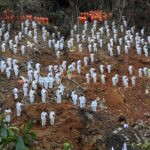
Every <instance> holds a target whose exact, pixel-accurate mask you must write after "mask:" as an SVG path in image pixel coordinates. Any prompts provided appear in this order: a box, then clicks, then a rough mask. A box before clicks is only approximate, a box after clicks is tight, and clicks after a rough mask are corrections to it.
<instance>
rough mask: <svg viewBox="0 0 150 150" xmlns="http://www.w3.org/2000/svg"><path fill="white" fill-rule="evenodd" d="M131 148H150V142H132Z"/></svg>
mask: <svg viewBox="0 0 150 150" xmlns="http://www.w3.org/2000/svg"><path fill="white" fill-rule="evenodd" d="M131 146H132V148H133V150H150V142H145V143H138V144H135V143H133V144H132V145H131Z"/></svg>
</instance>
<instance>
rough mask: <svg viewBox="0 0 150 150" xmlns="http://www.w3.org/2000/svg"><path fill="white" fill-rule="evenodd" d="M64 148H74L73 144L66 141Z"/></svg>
mask: <svg viewBox="0 0 150 150" xmlns="http://www.w3.org/2000/svg"><path fill="white" fill-rule="evenodd" d="M64 150H73V146H72V145H71V144H70V143H64Z"/></svg>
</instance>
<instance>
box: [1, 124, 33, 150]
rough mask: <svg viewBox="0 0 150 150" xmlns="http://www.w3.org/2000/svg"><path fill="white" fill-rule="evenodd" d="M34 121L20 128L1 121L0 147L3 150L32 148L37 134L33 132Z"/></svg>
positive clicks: (27, 149)
mask: <svg viewBox="0 0 150 150" xmlns="http://www.w3.org/2000/svg"><path fill="white" fill-rule="evenodd" d="M31 129H32V123H31V122H28V123H27V124H25V125H23V126H22V127H21V128H20V129H19V128H17V127H14V126H8V124H7V123H5V122H3V121H1V123H0V149H1V150H13V149H15V150H30V149H31V146H32V143H33V142H34V140H35V138H36V135H35V133H34V132H31V131H30V130H31Z"/></svg>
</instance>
